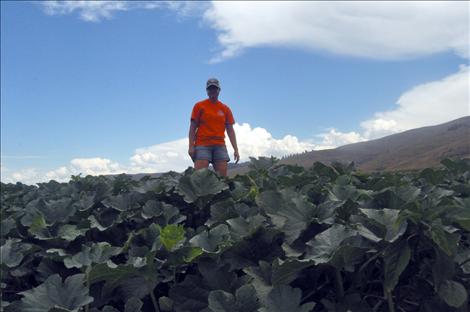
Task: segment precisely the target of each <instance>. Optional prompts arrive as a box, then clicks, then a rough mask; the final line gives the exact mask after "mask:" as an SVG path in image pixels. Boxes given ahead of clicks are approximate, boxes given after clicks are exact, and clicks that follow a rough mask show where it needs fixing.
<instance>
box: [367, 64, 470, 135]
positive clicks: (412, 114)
mask: <svg viewBox="0 0 470 312" xmlns="http://www.w3.org/2000/svg"><path fill="white" fill-rule="evenodd" d="M469 86H470V78H469V67H468V66H464V65H462V66H461V67H460V70H459V71H458V72H457V73H455V74H452V75H450V76H447V77H445V78H443V79H441V80H437V81H432V82H428V83H424V84H421V85H418V86H415V87H414V88H412V89H411V90H409V91H407V92H405V93H404V94H402V95H401V96H400V97H399V99H398V100H397V103H396V104H397V106H398V107H397V108H395V109H393V110H390V111H386V112H377V113H376V114H375V116H374V117H373V118H371V119H369V120H365V121H364V122H362V123H361V127H362V128H363V129H364V133H363V136H364V137H365V138H367V139H374V138H379V137H382V136H385V135H390V134H393V133H397V132H401V131H405V130H409V129H413V128H419V127H425V126H430V125H436V124H440V123H444V122H447V121H450V120H454V119H457V118H460V117H463V116H468V115H470V98H469V92H470V87H469Z"/></svg>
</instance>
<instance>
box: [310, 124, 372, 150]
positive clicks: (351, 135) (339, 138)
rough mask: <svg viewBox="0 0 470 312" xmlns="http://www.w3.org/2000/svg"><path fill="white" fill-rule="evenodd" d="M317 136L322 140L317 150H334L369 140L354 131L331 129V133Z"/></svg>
mask: <svg viewBox="0 0 470 312" xmlns="http://www.w3.org/2000/svg"><path fill="white" fill-rule="evenodd" d="M315 136H316V137H318V138H320V139H321V140H322V141H321V143H320V144H319V145H318V146H317V147H316V148H315V150H322V149H332V148H336V147H338V146H342V145H346V144H352V143H357V142H362V141H366V140H367V139H366V138H365V137H363V136H362V135H361V134H360V133H357V132H354V131H351V132H341V131H338V130H336V129H334V128H332V129H330V130H329V132H326V133H321V134H317V135H315Z"/></svg>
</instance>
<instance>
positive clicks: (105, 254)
mask: <svg viewBox="0 0 470 312" xmlns="http://www.w3.org/2000/svg"><path fill="white" fill-rule="evenodd" d="M121 251H122V249H121V248H120V247H113V246H111V245H110V244H109V243H107V242H99V243H93V244H91V246H88V245H84V246H82V251H80V252H79V253H77V254H75V255H73V256H72V257H67V258H65V259H64V264H65V266H66V267H67V268H81V267H83V266H90V265H92V264H93V263H106V262H108V261H109V259H110V258H111V257H113V256H116V255H118V254H120V253H121Z"/></svg>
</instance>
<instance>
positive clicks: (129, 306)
mask: <svg viewBox="0 0 470 312" xmlns="http://www.w3.org/2000/svg"><path fill="white" fill-rule="evenodd" d="M142 306H143V302H142V301H141V300H140V299H139V298H136V297H132V298H131V299H129V300H128V301H127V302H126V304H125V305H124V312H140V311H141V310H140V309H141V308H142Z"/></svg>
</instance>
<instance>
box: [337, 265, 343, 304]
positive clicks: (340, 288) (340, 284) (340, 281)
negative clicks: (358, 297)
mask: <svg viewBox="0 0 470 312" xmlns="http://www.w3.org/2000/svg"><path fill="white" fill-rule="evenodd" d="M335 277H336V290H337V292H338V294H339V298H343V297H344V286H343V279H342V277H341V272H340V271H339V269H338V268H336V267H335Z"/></svg>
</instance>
